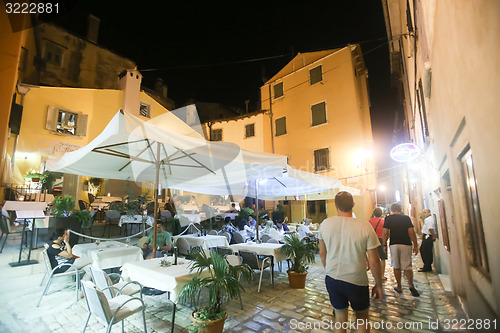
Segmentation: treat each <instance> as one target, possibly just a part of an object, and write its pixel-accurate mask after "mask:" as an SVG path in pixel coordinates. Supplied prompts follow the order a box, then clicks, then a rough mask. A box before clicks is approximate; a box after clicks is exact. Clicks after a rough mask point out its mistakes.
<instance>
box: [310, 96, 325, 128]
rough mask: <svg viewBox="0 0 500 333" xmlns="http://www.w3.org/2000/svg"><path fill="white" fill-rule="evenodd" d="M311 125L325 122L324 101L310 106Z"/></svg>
mask: <svg viewBox="0 0 500 333" xmlns="http://www.w3.org/2000/svg"><path fill="white" fill-rule="evenodd" d="M311 113H312V126H316V125H320V124H324V123H326V103H325V102H321V103H318V104H315V105H313V106H311Z"/></svg>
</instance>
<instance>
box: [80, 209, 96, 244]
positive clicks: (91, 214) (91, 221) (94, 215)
mask: <svg viewBox="0 0 500 333" xmlns="http://www.w3.org/2000/svg"><path fill="white" fill-rule="evenodd" d="M89 213H90V216H91V220H90V224H89V225H88V226H87V227H84V226H82V233H83V234H85V230H87V229H88V230H89V234H90V236H92V226H93V225H94V222H95V219H96V217H97V212H96V211H95V210H91V211H89ZM90 241H92V240H90Z"/></svg>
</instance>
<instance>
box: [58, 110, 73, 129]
mask: <svg viewBox="0 0 500 333" xmlns="http://www.w3.org/2000/svg"><path fill="white" fill-rule="evenodd" d="M77 122H78V114H76V113H73V112H68V111H64V110H59V115H58V116H57V132H59V133H63V134H71V135H76V126H77Z"/></svg>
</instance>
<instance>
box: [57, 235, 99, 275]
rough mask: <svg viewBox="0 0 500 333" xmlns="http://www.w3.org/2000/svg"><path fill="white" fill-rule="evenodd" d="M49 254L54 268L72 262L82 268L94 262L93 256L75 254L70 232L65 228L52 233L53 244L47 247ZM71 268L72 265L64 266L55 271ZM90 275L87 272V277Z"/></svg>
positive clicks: (60, 271)
mask: <svg viewBox="0 0 500 333" xmlns="http://www.w3.org/2000/svg"><path fill="white" fill-rule="evenodd" d="M47 256H48V257H49V261H50V266H51V267H52V269H54V268H56V267H57V266H58V265H61V264H72V265H74V266H75V267H76V268H77V269H80V268H84V267H85V266H87V265H89V264H91V263H92V259H91V258H79V257H76V256H75V255H73V250H72V248H71V246H70V245H69V233H68V230H65V229H57V230H56V231H55V232H54V234H53V235H52V244H50V246H49V247H48V249H47ZM69 268H70V266H62V267H59V268H58V269H57V270H56V271H55V272H54V273H56V274H57V273H63V272H65V271H67V270H68V269H69ZM89 276H90V275H88V274H87V278H88V277H89Z"/></svg>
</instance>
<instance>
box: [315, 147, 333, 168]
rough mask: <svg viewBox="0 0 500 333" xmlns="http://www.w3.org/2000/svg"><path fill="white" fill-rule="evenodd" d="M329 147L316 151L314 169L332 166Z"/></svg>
mask: <svg viewBox="0 0 500 333" xmlns="http://www.w3.org/2000/svg"><path fill="white" fill-rule="evenodd" d="M329 155H330V151H329V149H328V148H323V149H318V150H315V151H314V171H326V170H328V169H329V168H330V163H329Z"/></svg>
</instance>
